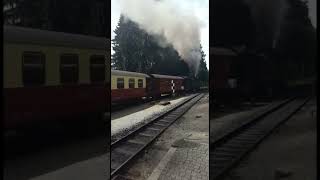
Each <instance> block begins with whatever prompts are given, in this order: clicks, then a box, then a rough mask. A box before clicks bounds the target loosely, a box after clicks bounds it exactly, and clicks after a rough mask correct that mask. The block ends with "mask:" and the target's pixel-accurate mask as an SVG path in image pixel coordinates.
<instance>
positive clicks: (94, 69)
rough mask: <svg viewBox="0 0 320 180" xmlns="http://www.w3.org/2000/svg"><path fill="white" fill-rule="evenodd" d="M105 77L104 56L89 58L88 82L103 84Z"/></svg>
mask: <svg viewBox="0 0 320 180" xmlns="http://www.w3.org/2000/svg"><path fill="white" fill-rule="evenodd" d="M105 77H106V69H105V58H104V56H96V55H95V56H91V58H90V80H91V82H103V81H104V80H105Z"/></svg>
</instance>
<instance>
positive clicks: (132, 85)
mask: <svg viewBox="0 0 320 180" xmlns="http://www.w3.org/2000/svg"><path fill="white" fill-rule="evenodd" d="M134 85H135V81H134V79H129V88H134Z"/></svg>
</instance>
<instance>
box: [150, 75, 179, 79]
mask: <svg viewBox="0 0 320 180" xmlns="http://www.w3.org/2000/svg"><path fill="white" fill-rule="evenodd" d="M151 75H152V76H153V77H155V78H164V79H184V78H182V77H179V76H169V75H162V74H151Z"/></svg>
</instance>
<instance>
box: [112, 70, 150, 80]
mask: <svg viewBox="0 0 320 180" xmlns="http://www.w3.org/2000/svg"><path fill="white" fill-rule="evenodd" d="M111 75H118V76H132V77H144V78H147V77H149V76H148V75H147V74H143V73H138V72H130V71H120V70H111Z"/></svg>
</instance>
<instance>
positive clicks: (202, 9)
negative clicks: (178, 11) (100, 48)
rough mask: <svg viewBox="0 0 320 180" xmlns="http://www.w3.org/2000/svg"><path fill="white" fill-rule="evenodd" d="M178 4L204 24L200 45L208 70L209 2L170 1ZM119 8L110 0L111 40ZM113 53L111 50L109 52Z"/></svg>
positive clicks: (194, 0) (201, 0)
mask: <svg viewBox="0 0 320 180" xmlns="http://www.w3.org/2000/svg"><path fill="white" fill-rule="evenodd" d="M171 1H173V2H174V3H175V4H179V5H180V7H179V8H183V9H185V10H186V11H193V12H194V14H195V15H196V16H197V17H198V18H199V19H200V20H201V21H203V23H204V26H203V27H202V28H201V45H202V48H203V51H204V53H205V54H206V62H207V67H208V68H209V0H171ZM120 14H121V12H120V8H119V4H118V2H117V0H111V28H112V31H111V38H112V39H113V38H114V32H113V31H114V30H115V28H116V26H117V24H118V22H119V17H120ZM111 53H113V50H111Z"/></svg>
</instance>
